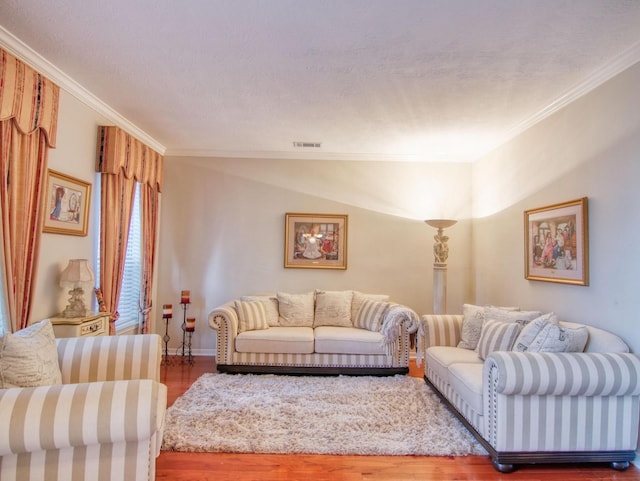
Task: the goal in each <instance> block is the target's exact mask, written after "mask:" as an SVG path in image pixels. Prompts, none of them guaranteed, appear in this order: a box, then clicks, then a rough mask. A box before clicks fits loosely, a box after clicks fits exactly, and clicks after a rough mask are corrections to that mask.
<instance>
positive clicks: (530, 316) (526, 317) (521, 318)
mask: <svg viewBox="0 0 640 481" xmlns="http://www.w3.org/2000/svg"><path fill="white" fill-rule="evenodd" d="M541 315H542V312H540V311H509V310H506V309H502V308H500V307H493V306H488V307H486V308H485V311H484V318H485V319H493V320H494V321H501V322H517V323H519V324H520V325H521V326H524V325H525V324H527V323H528V322H529V321H532V320H534V319H535V318H536V317H540V316H541Z"/></svg>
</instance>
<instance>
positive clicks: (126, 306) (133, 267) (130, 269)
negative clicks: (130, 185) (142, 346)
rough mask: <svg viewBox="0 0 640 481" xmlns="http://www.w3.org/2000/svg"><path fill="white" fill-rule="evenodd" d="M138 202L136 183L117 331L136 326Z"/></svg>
mask: <svg viewBox="0 0 640 481" xmlns="http://www.w3.org/2000/svg"><path fill="white" fill-rule="evenodd" d="M140 202H141V199H140V184H139V183H136V188H135V194H134V200H133V210H132V212H131V224H130V227H129V240H128V242H127V253H126V258H125V261H124V274H123V277H122V288H121V290H120V300H119V302H118V312H119V313H120V317H119V318H118V320H117V321H116V330H118V331H119V330H122V329H128V328H130V327H136V326H137V325H138V315H139V310H140V294H141V292H140V290H141V286H142V219H141V217H140V213H141V211H142V209H141V205H140Z"/></svg>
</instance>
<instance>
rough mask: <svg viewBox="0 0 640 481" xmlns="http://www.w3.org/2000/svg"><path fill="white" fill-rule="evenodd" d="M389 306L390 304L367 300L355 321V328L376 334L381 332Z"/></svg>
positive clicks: (361, 306)
mask: <svg viewBox="0 0 640 481" xmlns="http://www.w3.org/2000/svg"><path fill="white" fill-rule="evenodd" d="M389 305H390V304H389V303H388V302H384V301H373V300H370V299H365V300H364V301H363V302H362V304H361V305H360V309H359V310H358V313H357V314H356V317H355V319H354V320H353V326H354V327H359V328H360V329H367V330H369V331H374V332H377V331H379V330H380V328H381V327H382V321H383V320H384V316H385V314H386V313H387V311H388V310H389Z"/></svg>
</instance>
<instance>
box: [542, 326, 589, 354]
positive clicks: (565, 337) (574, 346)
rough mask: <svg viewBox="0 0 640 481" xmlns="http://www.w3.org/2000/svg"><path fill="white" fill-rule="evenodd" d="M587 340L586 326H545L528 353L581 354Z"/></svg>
mask: <svg viewBox="0 0 640 481" xmlns="http://www.w3.org/2000/svg"><path fill="white" fill-rule="evenodd" d="M588 339H589V331H588V329H587V327H586V326H580V327H575V328H572V327H566V326H563V327H560V326H559V325H558V324H551V323H549V324H547V325H546V326H544V328H542V330H541V331H540V333H539V334H538V335H537V336H536V338H535V339H534V340H533V342H532V343H531V345H530V346H529V352H582V351H584V347H585V346H586V344H587V340H588Z"/></svg>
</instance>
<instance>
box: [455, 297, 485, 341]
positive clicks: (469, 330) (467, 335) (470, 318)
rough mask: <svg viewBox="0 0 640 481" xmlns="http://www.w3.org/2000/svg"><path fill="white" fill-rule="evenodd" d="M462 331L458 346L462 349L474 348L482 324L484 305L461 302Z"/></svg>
mask: <svg viewBox="0 0 640 481" xmlns="http://www.w3.org/2000/svg"><path fill="white" fill-rule="evenodd" d="M462 313H463V315H464V319H463V321H462V331H461V333H460V338H461V339H460V342H459V343H458V347H459V348H462V349H475V348H476V347H477V346H478V340H479V339H480V333H481V332H482V325H483V324H484V307H483V306H475V305H473V304H463V305H462Z"/></svg>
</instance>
